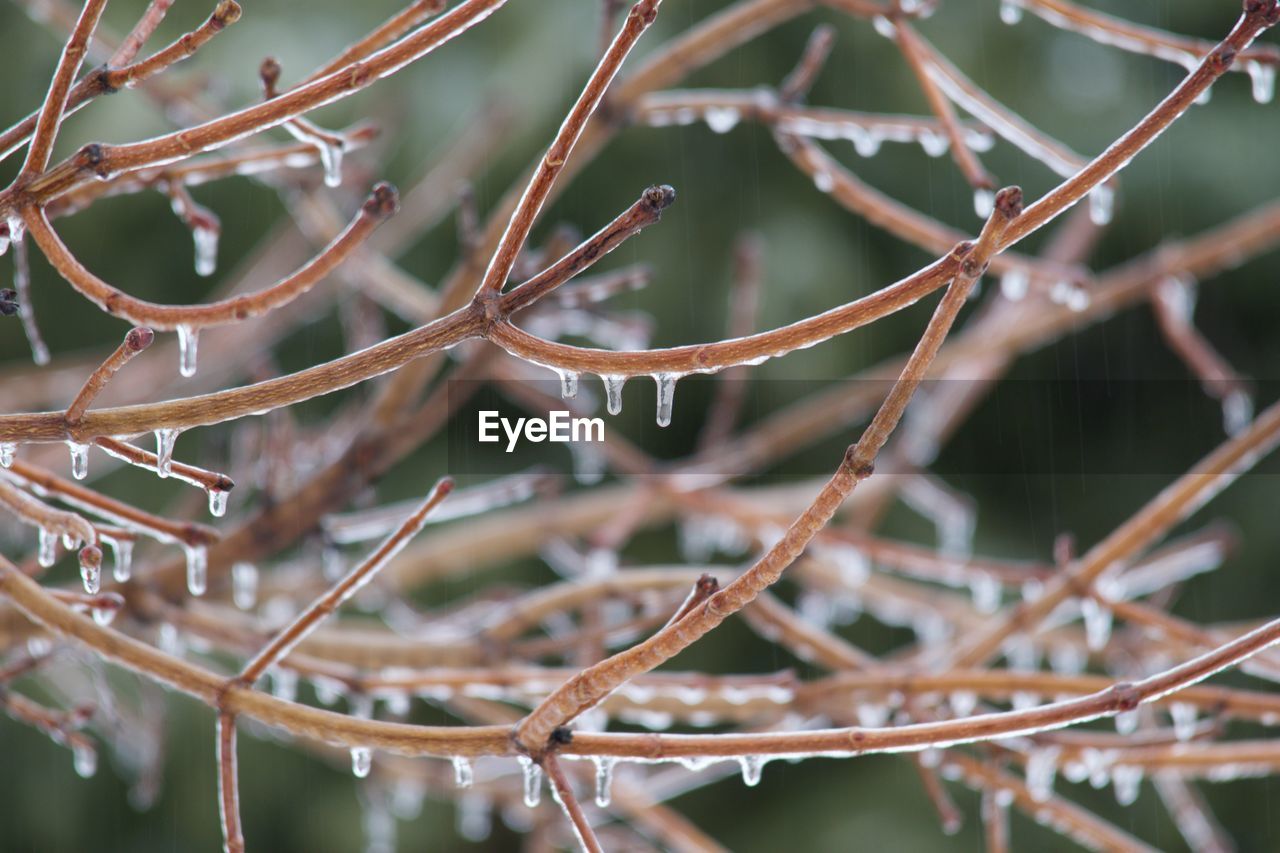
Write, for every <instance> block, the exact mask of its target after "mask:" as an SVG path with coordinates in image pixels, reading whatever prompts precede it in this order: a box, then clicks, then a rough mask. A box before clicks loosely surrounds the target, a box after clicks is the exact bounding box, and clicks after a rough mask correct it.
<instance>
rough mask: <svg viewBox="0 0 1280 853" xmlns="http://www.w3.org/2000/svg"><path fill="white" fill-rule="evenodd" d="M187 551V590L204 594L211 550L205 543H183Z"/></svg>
mask: <svg viewBox="0 0 1280 853" xmlns="http://www.w3.org/2000/svg"><path fill="white" fill-rule="evenodd" d="M182 548H183V550H184V551H186V552H187V590H188V591H189V592H190V593H191V594H192V595H197V596H199V595H204V591H205V588H206V587H207V586H208V578H209V552H208V550H207V549H206V548H205V546H203V545H183V546H182Z"/></svg>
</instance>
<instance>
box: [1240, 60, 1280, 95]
mask: <svg viewBox="0 0 1280 853" xmlns="http://www.w3.org/2000/svg"><path fill="white" fill-rule="evenodd" d="M1244 70H1245V71H1246V72H1248V74H1249V80H1250V82H1252V83H1253V99H1254V100H1255V101H1257V102H1258V103H1260V104H1269V103H1271V99H1272V98H1274V97H1275V95H1276V67H1275V66H1274V65H1271V64H1270V63H1266V62H1258V61H1256V60H1250V61H1249V62H1246V63H1245V64H1244Z"/></svg>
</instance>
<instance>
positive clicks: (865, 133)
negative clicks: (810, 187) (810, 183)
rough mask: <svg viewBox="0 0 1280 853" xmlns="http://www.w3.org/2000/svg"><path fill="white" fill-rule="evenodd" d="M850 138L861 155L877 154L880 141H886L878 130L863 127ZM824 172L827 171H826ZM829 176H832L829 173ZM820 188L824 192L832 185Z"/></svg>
mask: <svg viewBox="0 0 1280 853" xmlns="http://www.w3.org/2000/svg"><path fill="white" fill-rule="evenodd" d="M849 139H850V141H851V142H853V150H854V151H856V152H858V156H859V157H874V156H876V155H877V154H879V153H880V143H881V142H883V141H884V137H883V136H881V135H880V134H879V133H877V132H876V131H874V130H871V129H870V128H862V127H860V128H858V129H857V130H856V132H853V133H850V134H849ZM823 174H826V173H825V172H824V173H823ZM827 177H828V178H830V177H831V176H830V175H828V176H827ZM831 183H832V185H833V186H834V183H835V182H834V180H832V182H831ZM818 189H820V190H822V191H823V192H830V191H831V186H828V187H826V188H825V189H824V188H823V187H818Z"/></svg>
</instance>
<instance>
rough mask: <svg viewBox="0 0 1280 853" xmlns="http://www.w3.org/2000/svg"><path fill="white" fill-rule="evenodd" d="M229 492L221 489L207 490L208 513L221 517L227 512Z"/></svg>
mask: <svg viewBox="0 0 1280 853" xmlns="http://www.w3.org/2000/svg"><path fill="white" fill-rule="evenodd" d="M228 494H229V493H228V492H227V491H225V490H223V489H210V490H209V515H212V516H214V517H215V518H221V517H222V516H224V515H226V514H227V495H228Z"/></svg>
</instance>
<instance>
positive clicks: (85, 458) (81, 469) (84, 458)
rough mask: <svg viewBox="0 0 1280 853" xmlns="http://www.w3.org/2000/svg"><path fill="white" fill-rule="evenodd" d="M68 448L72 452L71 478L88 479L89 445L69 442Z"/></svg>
mask: <svg viewBox="0 0 1280 853" xmlns="http://www.w3.org/2000/svg"><path fill="white" fill-rule="evenodd" d="M67 448H68V449H69V450H70V451H71V476H72V477H75V478H76V479H77V480H83V479H84V478H85V477H88V476H89V445H87V444H77V443H76V442H74V441H68V442H67Z"/></svg>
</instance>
